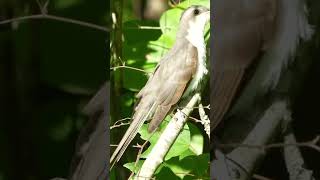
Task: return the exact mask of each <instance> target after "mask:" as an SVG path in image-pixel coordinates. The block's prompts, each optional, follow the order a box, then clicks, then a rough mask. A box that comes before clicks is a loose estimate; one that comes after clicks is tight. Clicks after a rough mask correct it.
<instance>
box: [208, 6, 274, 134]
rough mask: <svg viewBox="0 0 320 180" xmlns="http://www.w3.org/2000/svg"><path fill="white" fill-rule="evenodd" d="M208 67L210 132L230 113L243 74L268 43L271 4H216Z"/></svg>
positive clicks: (271, 29) (272, 14) (272, 25)
mask: <svg viewBox="0 0 320 180" xmlns="http://www.w3.org/2000/svg"><path fill="white" fill-rule="evenodd" d="M213 7H215V11H214V13H215V18H214V20H213V21H214V23H213V25H214V34H213V48H214V49H213V52H214V53H213V63H212V66H211V72H212V75H211V79H210V85H211V93H210V101H211V107H212V110H211V112H210V119H211V131H213V130H214V128H215V127H216V126H217V125H218V124H219V122H220V121H221V120H222V119H223V117H224V115H225V114H226V112H227V111H228V110H229V109H230V107H231V105H232V102H233V101H234V98H235V95H236V93H238V90H239V89H240V85H241V84H242V82H243V80H244V78H247V77H244V76H245V75H246V72H247V70H248V68H249V66H250V65H252V64H253V61H254V60H255V59H256V57H257V55H258V54H259V53H260V52H261V51H262V50H263V49H265V48H267V44H268V42H269V41H270V40H271V37H272V34H273V29H274V26H275V20H274V19H275V13H276V8H275V7H276V1H275V0H259V1H252V2H251V1H250V3H248V2H247V1H245V0H217V1H214V2H213Z"/></svg>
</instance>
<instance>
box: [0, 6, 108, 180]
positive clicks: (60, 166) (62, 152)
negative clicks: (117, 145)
mask: <svg viewBox="0 0 320 180" xmlns="http://www.w3.org/2000/svg"><path fill="white" fill-rule="evenodd" d="M40 3H41V4H44V3H45V1H41V0H40ZM108 11H109V2H108V1H104V0H51V1H50V3H49V4H48V12H49V14H52V15H57V16H63V17H68V18H72V19H77V20H81V21H87V22H91V23H94V24H98V25H100V26H104V27H107V26H108V24H109V12H108ZM38 13H40V10H39V6H38V4H37V1H36V0H24V1H22V0H1V1H0V21H1V20H5V19H10V18H13V17H18V16H25V15H31V14H38ZM108 54H109V38H108V33H106V32H103V31H99V30H95V29H90V28H88V27H82V26H79V25H73V24H69V23H64V22H57V21H52V20H42V19H41V20H26V21H20V22H16V23H11V24H5V25H0V120H1V125H0V180H15V179H17V180H40V179H41V180H43V179H49V178H53V177H67V175H68V171H69V166H70V163H71V162H70V161H71V158H72V156H73V153H74V150H75V142H76V139H77V136H78V133H79V130H80V129H81V127H82V126H83V125H84V124H85V122H86V121H87V117H86V116H85V115H84V114H83V113H82V112H81V111H82V108H83V107H84V105H85V104H86V103H87V102H88V101H89V99H90V98H91V97H92V96H93V94H94V93H95V92H96V91H97V90H98V88H99V87H100V86H101V85H102V84H103V83H104V82H105V80H106V79H108V76H109V73H107V70H108V69H109V68H108V63H107V61H108Z"/></svg>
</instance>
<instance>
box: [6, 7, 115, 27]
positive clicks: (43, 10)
mask: <svg viewBox="0 0 320 180" xmlns="http://www.w3.org/2000/svg"><path fill="white" fill-rule="evenodd" d="M37 2H38V5H39V8H40V12H41V14H34V15H29V16H21V17H16V18H12V19H7V20H4V21H0V25H2V24H8V23H13V22H18V21H24V20H32V19H49V20H55V21H60V22H66V23H69V24H76V25H79V26H83V27H88V28H91V29H96V30H99V31H104V32H109V31H110V29H109V28H106V27H104V26H99V25H96V24H93V23H89V22H84V21H79V20H76V19H70V18H66V17H60V16H54V15H50V14H48V10H47V6H48V4H49V1H47V2H46V3H45V5H44V6H43V7H42V6H41V4H40V3H39V1H37Z"/></svg>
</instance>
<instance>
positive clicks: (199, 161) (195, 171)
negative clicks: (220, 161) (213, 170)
mask: <svg viewBox="0 0 320 180" xmlns="http://www.w3.org/2000/svg"><path fill="white" fill-rule="evenodd" d="M209 165H210V159H209V154H202V155H199V156H195V155H193V156H187V157H185V158H183V159H181V160H180V159H179V158H178V157H174V158H171V159H170V160H168V161H166V162H165V164H164V166H165V167H168V168H170V169H171V171H172V172H173V173H175V174H176V175H177V176H179V177H180V178H184V177H185V176H186V175H188V174H190V175H192V176H193V177H194V178H195V179H198V178H200V177H209Z"/></svg>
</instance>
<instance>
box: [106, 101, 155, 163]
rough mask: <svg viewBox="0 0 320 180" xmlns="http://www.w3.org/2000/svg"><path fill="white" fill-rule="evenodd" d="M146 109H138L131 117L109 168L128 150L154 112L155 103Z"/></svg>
mask: <svg viewBox="0 0 320 180" xmlns="http://www.w3.org/2000/svg"><path fill="white" fill-rule="evenodd" d="M147 107H149V108H139V109H138V110H137V111H136V113H135V115H134V116H133V121H132V122H131V124H130V127H129V128H128V130H127V131H126V133H125V134H124V136H123V137H122V139H121V141H120V143H119V144H118V146H117V148H116V150H115V151H114V152H113V154H112V156H111V158H110V165H111V168H112V167H113V166H114V164H115V163H116V162H118V161H119V160H120V158H121V157H122V155H123V153H124V152H125V150H126V149H127V148H128V146H129V144H130V143H131V141H132V140H133V139H134V137H135V136H136V135H137V133H138V131H139V129H140V128H141V127H142V125H143V123H144V122H145V121H146V120H147V119H148V118H149V117H150V116H151V115H152V113H153V112H154V110H155V107H156V103H153V104H151V105H150V106H147ZM111 168H110V169H111Z"/></svg>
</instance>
